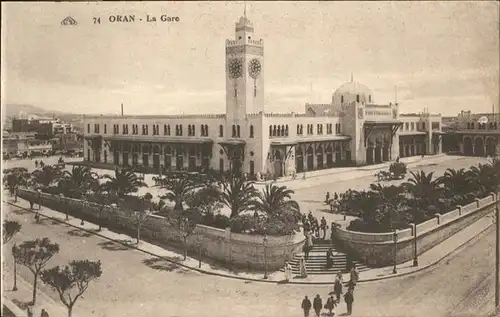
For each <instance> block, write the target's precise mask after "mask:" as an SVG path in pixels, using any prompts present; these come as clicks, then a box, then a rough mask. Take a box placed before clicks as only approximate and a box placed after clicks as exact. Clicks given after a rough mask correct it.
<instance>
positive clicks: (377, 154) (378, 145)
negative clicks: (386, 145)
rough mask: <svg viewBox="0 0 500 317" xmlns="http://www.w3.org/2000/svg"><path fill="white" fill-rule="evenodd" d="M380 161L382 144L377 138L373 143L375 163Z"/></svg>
mask: <svg viewBox="0 0 500 317" xmlns="http://www.w3.org/2000/svg"><path fill="white" fill-rule="evenodd" d="M380 162H382V144H381V142H380V141H379V140H377V142H376V145H375V163H380Z"/></svg>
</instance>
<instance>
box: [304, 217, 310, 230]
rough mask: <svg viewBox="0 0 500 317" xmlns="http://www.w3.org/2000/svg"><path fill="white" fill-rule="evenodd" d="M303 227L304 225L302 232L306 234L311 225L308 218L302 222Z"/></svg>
mask: <svg viewBox="0 0 500 317" xmlns="http://www.w3.org/2000/svg"><path fill="white" fill-rule="evenodd" d="M303 227H304V234H306V233H307V232H309V231H310V230H311V225H310V224H309V220H307V219H306V220H305V221H304V222H303Z"/></svg>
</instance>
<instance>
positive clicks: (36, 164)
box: [35, 160, 38, 168]
mask: <svg viewBox="0 0 500 317" xmlns="http://www.w3.org/2000/svg"><path fill="white" fill-rule="evenodd" d="M35 168H38V160H35Z"/></svg>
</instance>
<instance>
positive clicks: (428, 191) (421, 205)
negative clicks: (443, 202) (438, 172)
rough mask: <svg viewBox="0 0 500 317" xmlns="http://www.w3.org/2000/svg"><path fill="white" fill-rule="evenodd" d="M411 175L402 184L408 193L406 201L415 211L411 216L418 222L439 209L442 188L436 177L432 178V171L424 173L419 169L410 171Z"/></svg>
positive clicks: (432, 215)
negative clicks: (418, 170)
mask: <svg viewBox="0 0 500 317" xmlns="http://www.w3.org/2000/svg"><path fill="white" fill-rule="evenodd" d="M411 175H412V178H410V179H408V182H406V183H404V184H403V186H404V188H405V189H406V190H407V192H408V194H409V196H408V201H409V203H410V206H411V207H412V211H413V212H415V213H417V214H414V215H413V218H414V219H416V220H418V222H420V221H424V220H426V219H428V218H429V217H434V213H436V212H437V211H439V209H440V208H439V205H440V199H441V198H442V193H443V188H442V187H441V186H440V183H439V182H438V181H436V179H433V175H434V173H429V174H426V173H425V172H424V171H420V172H417V173H415V172H411Z"/></svg>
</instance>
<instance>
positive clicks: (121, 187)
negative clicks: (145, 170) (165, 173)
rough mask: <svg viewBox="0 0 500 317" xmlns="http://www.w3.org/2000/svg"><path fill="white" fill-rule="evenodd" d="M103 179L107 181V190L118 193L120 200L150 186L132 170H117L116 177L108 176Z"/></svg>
mask: <svg viewBox="0 0 500 317" xmlns="http://www.w3.org/2000/svg"><path fill="white" fill-rule="evenodd" d="M103 178H104V179H107V182H106V183H105V184H106V186H107V189H108V190H109V191H111V192H114V193H116V195H117V196H118V197H120V198H123V197H124V196H126V195H128V194H130V193H136V192H137V191H138V190H139V188H140V187H148V185H147V184H146V183H144V182H143V181H142V179H141V178H139V177H138V176H137V175H136V174H135V173H134V172H133V171H132V170H130V169H118V168H116V169H115V176H111V175H108V174H106V175H104V176H103Z"/></svg>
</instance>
